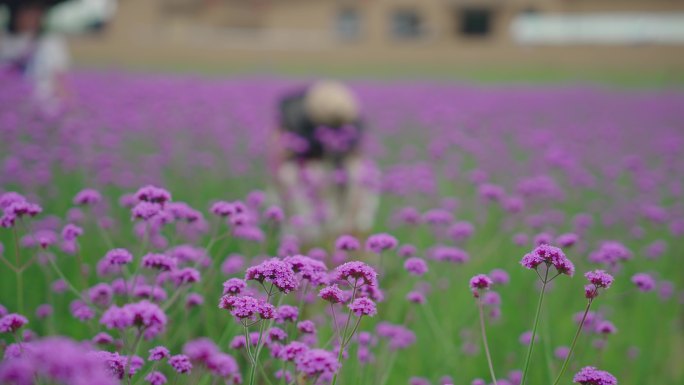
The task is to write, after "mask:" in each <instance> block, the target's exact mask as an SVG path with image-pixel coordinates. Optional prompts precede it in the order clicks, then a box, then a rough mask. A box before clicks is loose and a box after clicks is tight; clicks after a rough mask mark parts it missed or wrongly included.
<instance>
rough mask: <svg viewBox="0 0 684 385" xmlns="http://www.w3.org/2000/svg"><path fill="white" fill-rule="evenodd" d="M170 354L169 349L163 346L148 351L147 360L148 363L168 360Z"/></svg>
mask: <svg viewBox="0 0 684 385" xmlns="http://www.w3.org/2000/svg"><path fill="white" fill-rule="evenodd" d="M170 356H171V353H169V349H167V348H166V347H164V346H157V347H154V348H152V349H150V356H149V357H148V358H147V360H148V361H161V360H163V359H164V358H169V357H170Z"/></svg>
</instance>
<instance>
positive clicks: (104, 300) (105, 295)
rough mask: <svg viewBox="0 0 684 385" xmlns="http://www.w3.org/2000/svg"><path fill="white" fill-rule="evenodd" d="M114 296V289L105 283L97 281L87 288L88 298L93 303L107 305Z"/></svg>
mask: <svg viewBox="0 0 684 385" xmlns="http://www.w3.org/2000/svg"><path fill="white" fill-rule="evenodd" d="M113 297H114V290H113V289H112V287H111V286H110V285H108V284H106V283H98V284H97V285H95V286H93V287H91V288H90V289H88V299H89V300H90V302H92V303H93V304H95V305H99V306H108V305H109V304H110V303H111V302H112V298H113Z"/></svg>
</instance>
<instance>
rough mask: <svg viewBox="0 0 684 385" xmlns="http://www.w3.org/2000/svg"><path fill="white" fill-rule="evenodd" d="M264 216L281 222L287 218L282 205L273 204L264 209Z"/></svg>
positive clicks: (272, 220)
mask: <svg viewBox="0 0 684 385" xmlns="http://www.w3.org/2000/svg"><path fill="white" fill-rule="evenodd" d="M264 218H266V220H268V221H271V222H273V223H281V222H282V221H283V220H285V213H284V212H283V209H281V208H280V207H278V206H271V207H269V208H267V209H266V211H264Z"/></svg>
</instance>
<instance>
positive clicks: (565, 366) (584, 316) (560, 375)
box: [553, 299, 594, 385]
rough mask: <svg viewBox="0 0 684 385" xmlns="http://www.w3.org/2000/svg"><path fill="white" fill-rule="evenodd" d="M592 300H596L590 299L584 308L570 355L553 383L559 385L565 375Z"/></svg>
mask: <svg viewBox="0 0 684 385" xmlns="http://www.w3.org/2000/svg"><path fill="white" fill-rule="evenodd" d="M592 302H594V300H593V299H589V302H588V303H587V308H586V309H585V310H584V315H583V316H582V321H581V322H580V324H579V327H578V328H577V333H575V338H573V339H572V345H570V351H569V352H568V356H567V357H565V361H563V366H561V370H560V373H558V377H556V381H554V382H553V385H557V384H558V382H559V381H560V379H561V377H563V373H565V369H566V368H567V366H568V362H570V357H571V356H572V351H573V350H575V344H576V343H577V338H578V337H579V335H580V333H581V332H582V326H584V321H586V319H587V314H589V308H590V307H591V303H592Z"/></svg>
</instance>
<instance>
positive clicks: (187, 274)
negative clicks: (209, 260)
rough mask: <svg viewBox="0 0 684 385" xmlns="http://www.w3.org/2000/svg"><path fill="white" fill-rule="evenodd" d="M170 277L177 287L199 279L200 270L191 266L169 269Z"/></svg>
mask: <svg viewBox="0 0 684 385" xmlns="http://www.w3.org/2000/svg"><path fill="white" fill-rule="evenodd" d="M171 279H172V280H173V283H174V284H175V285H176V286H177V287H179V286H182V285H185V284H191V283H195V282H199V281H200V272H199V271H197V269H193V268H192V267H184V268H182V269H176V270H172V271H171Z"/></svg>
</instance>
